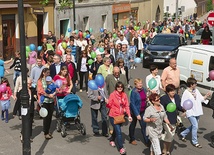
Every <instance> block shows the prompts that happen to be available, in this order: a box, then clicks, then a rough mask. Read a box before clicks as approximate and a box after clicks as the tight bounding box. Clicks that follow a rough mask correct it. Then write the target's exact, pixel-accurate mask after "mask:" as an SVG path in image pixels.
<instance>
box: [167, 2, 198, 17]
mask: <svg viewBox="0 0 214 155" xmlns="http://www.w3.org/2000/svg"><path fill="white" fill-rule="evenodd" d="M167 6H168V7H169V11H168V13H170V14H171V15H173V14H174V13H175V12H176V0H164V12H167ZM181 6H184V7H185V11H184V12H183V13H182V16H181V17H182V18H185V17H189V16H190V15H193V13H195V12H196V3H195V0H178V8H180V7H181Z"/></svg>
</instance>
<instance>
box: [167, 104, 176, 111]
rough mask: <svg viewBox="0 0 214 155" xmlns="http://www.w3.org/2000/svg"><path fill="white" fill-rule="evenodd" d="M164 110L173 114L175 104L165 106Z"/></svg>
mask: <svg viewBox="0 0 214 155" xmlns="http://www.w3.org/2000/svg"><path fill="white" fill-rule="evenodd" d="M166 110H167V111H168V112H174V111H175V110H176V104H175V103H169V104H167V106H166Z"/></svg>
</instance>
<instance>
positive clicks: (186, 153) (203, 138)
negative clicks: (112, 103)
mask: <svg viewBox="0 0 214 155" xmlns="http://www.w3.org/2000/svg"><path fill="white" fill-rule="evenodd" d="M130 74H131V78H132V79H131V82H130V84H131V85H133V79H134V78H137V77H140V78H142V79H143V80H145V77H146V76H147V75H148V74H149V70H148V69H144V68H142V66H141V65H140V64H139V65H138V67H137V68H136V69H135V70H131V72H130ZM159 74H161V70H160V72H159ZM6 76H7V77H8V79H9V80H10V81H12V75H6ZM11 85H12V82H11ZM77 94H78V95H79V96H80V98H81V99H82V101H83V108H82V109H81V111H80V112H81V114H80V115H81V121H82V122H83V123H84V124H85V126H86V132H87V134H86V135H85V136H83V135H81V134H79V132H78V131H77V130H75V129H70V130H69V131H68V135H67V136H66V137H65V138H62V137H61V134H60V133H58V132H57V131H56V130H55V127H56V119H55V117H53V123H52V126H51V131H52V133H53V139H51V140H45V138H44V135H43V132H42V123H43V121H42V119H40V118H39V116H38V115H36V116H35V120H34V124H33V140H34V141H33V143H31V154H32V155H59V154H61V155H64V154H66V155H110V154H111V155H117V154H119V152H118V151H117V149H116V148H112V147H111V146H110V145H109V142H108V139H107V138H106V137H94V136H93V132H92V128H91V116H90V101H89V99H88V98H87V94H86V92H82V93H79V92H78V93H77ZM11 103H12V104H11V109H10V120H9V123H7V124H6V123H5V122H3V121H0V137H1V140H0V155H21V154H22V143H21V142H20V138H19V136H20V130H21V121H20V120H19V119H18V118H17V117H16V118H14V119H12V113H11V112H12V109H13V105H14V101H13V100H11ZM211 113H212V111H211V109H209V108H206V107H204V115H203V116H201V118H200V122H199V130H198V137H199V143H200V144H201V145H202V146H203V148H201V149H198V148H195V147H194V146H192V145H191V141H190V138H191V135H189V136H188V137H187V139H188V141H187V142H182V141H181V140H179V138H178V137H177V135H176V136H175V140H174V143H173V146H172V153H171V154H173V155H181V154H182V155H193V154H194V155H201V154H203V155H213V154H214V153H213V151H214V148H212V147H211V146H210V136H211V135H214V128H213V123H214V120H213V118H212V117H211ZM182 119H183V123H184V125H185V126H188V125H189V122H188V120H187V119H186V118H182ZM99 120H100V118H99ZM72 128H74V126H72ZM122 131H123V139H124V146H125V147H126V150H127V154H129V155H131V154H132V155H140V154H145V155H149V148H147V147H146V146H144V144H143V143H142V141H143V140H142V139H143V138H142V135H141V132H140V128H139V124H138V125H137V127H136V133H135V135H136V138H137V145H136V146H133V145H131V144H129V137H128V126H127V125H126V126H123V127H122Z"/></svg>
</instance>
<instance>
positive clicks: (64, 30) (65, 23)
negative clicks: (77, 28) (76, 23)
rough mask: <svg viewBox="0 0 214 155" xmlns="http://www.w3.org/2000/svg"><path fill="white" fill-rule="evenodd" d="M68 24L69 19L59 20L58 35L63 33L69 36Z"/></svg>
mask: <svg viewBox="0 0 214 155" xmlns="http://www.w3.org/2000/svg"><path fill="white" fill-rule="evenodd" d="M69 25H70V23H69V19H65V20H60V35H61V34H64V35H65V36H68V37H70V33H69V32H68V28H69V27H70V26H69Z"/></svg>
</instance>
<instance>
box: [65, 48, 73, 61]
mask: <svg viewBox="0 0 214 155" xmlns="http://www.w3.org/2000/svg"><path fill="white" fill-rule="evenodd" d="M65 52H66V54H64V55H63V61H66V55H71V61H72V62H73V63H75V58H74V56H73V55H72V53H71V52H72V51H71V48H70V47H67V48H66V50H65Z"/></svg>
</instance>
